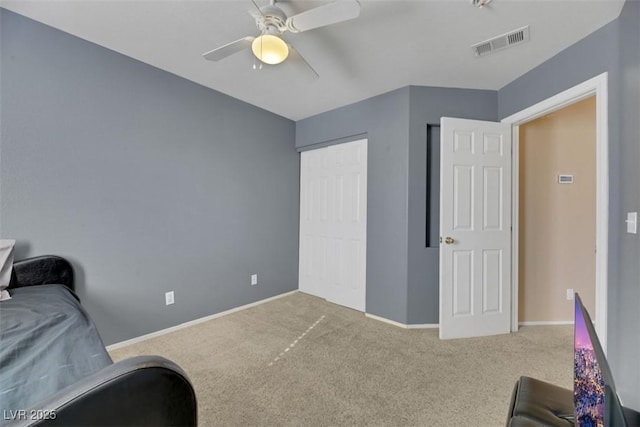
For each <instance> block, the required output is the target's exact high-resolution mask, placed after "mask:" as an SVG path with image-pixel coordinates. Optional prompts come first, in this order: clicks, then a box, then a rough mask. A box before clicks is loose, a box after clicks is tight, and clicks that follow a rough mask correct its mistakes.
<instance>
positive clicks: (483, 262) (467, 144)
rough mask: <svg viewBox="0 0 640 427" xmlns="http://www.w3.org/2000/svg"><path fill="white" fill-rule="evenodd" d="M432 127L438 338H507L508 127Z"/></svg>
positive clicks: (455, 123)
mask: <svg viewBox="0 0 640 427" xmlns="http://www.w3.org/2000/svg"><path fill="white" fill-rule="evenodd" d="M440 129H441V137H440V138H441V139H440V140H441V144H442V145H441V149H440V153H441V154H440V156H441V157H440V160H441V164H440V167H441V169H440V171H441V178H440V236H441V239H442V242H441V243H440V338H443V339H444V338H463V337H472V336H484V335H494V334H500V333H508V332H510V329H511V276H510V275H511V126H510V125H505V124H501V123H493V122H482V121H477V120H463V119H452V118H447V117H444V118H442V120H441V128H440ZM447 237H449V238H450V239H452V241H451V240H449V242H448V239H447Z"/></svg>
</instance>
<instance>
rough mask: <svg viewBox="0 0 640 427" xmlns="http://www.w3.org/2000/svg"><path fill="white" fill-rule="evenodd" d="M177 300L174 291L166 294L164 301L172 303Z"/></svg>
mask: <svg viewBox="0 0 640 427" xmlns="http://www.w3.org/2000/svg"><path fill="white" fill-rule="evenodd" d="M174 302H175V299H174V296H173V291H171V292H167V293H165V294H164V303H165V304H166V305H171V304H173V303H174Z"/></svg>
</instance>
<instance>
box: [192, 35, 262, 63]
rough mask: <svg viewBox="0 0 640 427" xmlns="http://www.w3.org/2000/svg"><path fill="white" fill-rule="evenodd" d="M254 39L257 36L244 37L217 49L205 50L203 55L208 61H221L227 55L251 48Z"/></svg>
mask: <svg viewBox="0 0 640 427" xmlns="http://www.w3.org/2000/svg"><path fill="white" fill-rule="evenodd" d="M254 39H255V37H251V36H247V37H243V38H241V39H240V40H236V41H234V42H231V43H227V44H225V45H224V46H220V47H218V48H216V49H213V50H210V51H209V52H205V53H203V54H202V56H203V57H204V59H206V60H208V61H220V60H221V59H224V58H226V57H227V56H231V55H233V54H234V53H238V52H240V51H241V50H245V49H248V48H250V47H251V43H252V42H253V40H254Z"/></svg>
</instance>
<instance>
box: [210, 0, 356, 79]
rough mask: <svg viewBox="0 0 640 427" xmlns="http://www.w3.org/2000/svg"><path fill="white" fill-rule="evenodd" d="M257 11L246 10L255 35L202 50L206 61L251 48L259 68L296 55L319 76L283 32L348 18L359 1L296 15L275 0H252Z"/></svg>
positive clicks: (344, 0)
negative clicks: (259, 2) (263, 3)
mask: <svg viewBox="0 0 640 427" xmlns="http://www.w3.org/2000/svg"><path fill="white" fill-rule="evenodd" d="M251 2H252V3H253V5H254V6H255V8H256V9H257V12H255V13H252V12H251V11H250V12H249V13H250V15H252V16H253V18H254V19H255V21H256V27H258V30H259V31H260V35H258V36H257V37H253V36H247V37H243V38H241V39H239V40H236V41H233V42H231V43H227V44H225V45H223V46H220V47H218V48H216V49H213V50H210V51H209V52H205V53H203V54H202V56H203V57H204V59H207V60H209V61H220V60H221V59H224V58H226V57H228V56H231V55H233V54H234V53H238V52H240V51H243V50H245V49H248V48H251V50H252V52H253V55H254V56H255V58H256V59H257V60H258V62H259V64H257V65H256V64H255V63H254V68H262V64H263V63H264V64H269V65H275V64H280V63H281V62H283V61H284V60H285V59H287V57H289V56H290V54H291V56H294V57H298V58H299V59H301V60H302V61H304V63H305V64H306V65H307V66H308V67H309V68H310V69H311V71H312V72H313V73H314V74H315V75H316V77H318V73H317V72H316V71H315V70H314V69H313V67H311V65H310V64H309V63H308V62H307V61H306V59H304V57H303V56H302V55H300V53H299V52H298V51H297V50H296V49H295V48H294V47H293V46H291V45H290V44H289V43H287V42H286V41H284V40H283V39H282V35H283V34H284V33H285V32H287V31H288V32H292V33H301V32H303V31H309V30H313V29H315V28H320V27H325V26H327V25H332V24H337V23H338V22H343V21H348V20H350V19H354V18H357V17H358V15H360V3H359V2H358V0H337V1H334V2H333V3H329V4H325V5H323V6H319V7H316V8H313V9H309V10H307V11H304V12H301V13H298V14H296V15H292V16H287V14H286V13H285V12H284V11H283V10H282V9H281V8H280V7H279V6H278V5H276V0H270V3H269V4H268V5H266V6H263V7H259V6H258V5H257V4H256V2H255V0H251Z"/></svg>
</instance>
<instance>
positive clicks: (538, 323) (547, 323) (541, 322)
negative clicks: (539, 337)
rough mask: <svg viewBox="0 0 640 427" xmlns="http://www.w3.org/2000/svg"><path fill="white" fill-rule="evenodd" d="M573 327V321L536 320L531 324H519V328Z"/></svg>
mask: <svg viewBox="0 0 640 427" xmlns="http://www.w3.org/2000/svg"><path fill="white" fill-rule="evenodd" d="M553 325H573V320H535V321H531V322H518V326H553Z"/></svg>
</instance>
